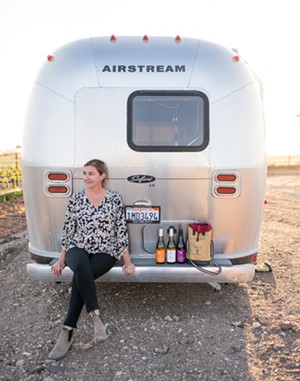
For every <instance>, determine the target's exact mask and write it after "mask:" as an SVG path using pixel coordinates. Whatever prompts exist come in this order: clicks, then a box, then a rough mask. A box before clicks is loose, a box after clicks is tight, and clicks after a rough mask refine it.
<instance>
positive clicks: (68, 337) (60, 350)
mask: <svg viewBox="0 0 300 381" xmlns="http://www.w3.org/2000/svg"><path fill="white" fill-rule="evenodd" d="M72 333H73V330H68V329H66V328H64V329H63V330H62V331H61V333H60V335H59V337H58V340H57V342H56V344H55V346H54V348H53V349H52V351H51V352H50V354H49V356H48V358H49V359H52V360H59V359H61V358H63V357H64V356H65V355H66V354H67V353H68V350H69V349H70V347H71V345H72V343H73V339H72Z"/></svg>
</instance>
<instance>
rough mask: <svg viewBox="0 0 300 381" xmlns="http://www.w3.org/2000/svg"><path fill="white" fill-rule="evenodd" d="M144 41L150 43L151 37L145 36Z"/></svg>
mask: <svg viewBox="0 0 300 381" xmlns="http://www.w3.org/2000/svg"><path fill="white" fill-rule="evenodd" d="M143 41H145V42H148V41H149V37H148V36H147V35H146V34H145V36H144V37H143Z"/></svg>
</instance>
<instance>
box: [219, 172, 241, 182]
mask: <svg viewBox="0 0 300 381" xmlns="http://www.w3.org/2000/svg"><path fill="white" fill-rule="evenodd" d="M216 179H217V181H231V182H233V181H235V180H236V175H235V174H232V173H219V174H218V175H217V177H216Z"/></svg>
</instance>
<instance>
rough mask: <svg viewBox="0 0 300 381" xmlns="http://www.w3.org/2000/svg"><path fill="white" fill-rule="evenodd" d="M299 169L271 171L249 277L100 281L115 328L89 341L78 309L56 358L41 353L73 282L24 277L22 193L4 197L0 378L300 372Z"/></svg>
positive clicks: (165, 380)
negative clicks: (235, 280)
mask: <svg viewBox="0 0 300 381" xmlns="http://www.w3.org/2000/svg"><path fill="white" fill-rule="evenodd" d="M298 173H299V172H297V171H286V172H284V173H281V172H280V173H279V172H278V171H277V172H275V173H269V176H268V183H267V194H266V205H265V213H264V223H263V229H262V238H261V251H260V253H259V257H258V264H259V265H258V270H259V271H258V272H257V273H256V275H255V278H254V280H253V282H251V283H249V284H225V285H224V284H223V285H222V289H221V291H214V289H213V288H212V287H211V286H209V285H207V284H138V283H134V284H131V283H128V284H127V283H124V284H123V283H122V284H113V283H105V284H102V283H98V284H97V292H98V296H99V300H100V303H101V309H102V318H103V320H104V322H105V323H109V329H110V332H111V336H110V337H109V338H108V339H107V340H106V341H105V342H104V343H101V344H98V345H97V346H95V345H93V344H92V333H93V331H92V324H91V321H90V320H89V317H88V316H87V314H86V313H85V311H83V313H82V315H81V318H80V321H79V326H78V330H76V332H75V334H74V339H75V340H74V344H73V346H72V350H71V352H70V353H68V354H67V356H66V357H65V358H64V359H62V360H60V361H49V360H47V355H48V353H49V352H50V350H51V349H52V347H53V345H54V343H55V340H56V338H57V336H58V334H59V332H60V330H61V324H62V322H63V319H64V315H65V312H66V308H67V305H68V299H69V293H68V288H69V286H70V285H69V284H67V283H55V284H52V283H40V282H33V281H31V280H30V279H28V277H27V274H26V271H25V266H26V263H27V262H28V258H29V257H28V253H27V244H28V237H27V232H26V228H25V226H26V223H25V226H24V221H25V220H24V207H23V205H22V204H21V202H20V200H14V201H11V202H5V203H2V204H0V221H2V222H3V220H4V219H5V221H7V222H10V221H13V222H14V223H13V224H12V230H11V231H8V229H7V226H8V225H9V223H5V226H6V227H5V229H2V227H1V232H0V282H1V289H0V300H1V315H0V332H1V344H0V380H2V381H4V380H5V381H16V380H42V381H54V380H64V381H71V380H74V381H75V380H76V381H80V380H88V381H94V380H95V381H96V380H97V381H99V380H100V381H101V380H103V381H111V380H113V381H148V380H149V381H150V380H151V381H152V380H155V381H169V380H176V381H192V380H209V381H213V380H218V381H220V380H222V381H227V380H228V381H234V380H237V381H248V380H249V381H256V380H268V381H269V380H282V381H287V380H300V329H299V326H300V324H299V316H300V307H299V306H300V304H299V302H300V295H299V289H300V266H299V264H300V237H299V225H300V222H299V215H300V213H299V212H300V189H299V188H300V187H299V184H300V183H299V175H298ZM12 206H13V207H12ZM2 222H1V224H2ZM16 226H18V227H19V229H16ZM265 261H268V262H267V263H269V265H271V266H267V265H265V263H264V262H265ZM270 269H271V270H272V271H271V272H270V271H269V270H270Z"/></svg>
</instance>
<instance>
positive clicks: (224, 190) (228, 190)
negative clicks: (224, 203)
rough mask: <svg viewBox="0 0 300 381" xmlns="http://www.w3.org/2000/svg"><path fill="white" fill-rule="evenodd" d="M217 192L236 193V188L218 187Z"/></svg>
mask: <svg viewBox="0 0 300 381" xmlns="http://www.w3.org/2000/svg"><path fill="white" fill-rule="evenodd" d="M216 192H217V193H218V194H235V192H236V188H234V187H217V189H216Z"/></svg>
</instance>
